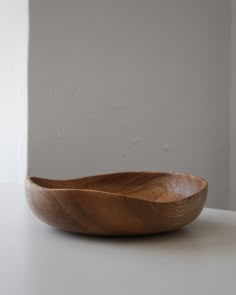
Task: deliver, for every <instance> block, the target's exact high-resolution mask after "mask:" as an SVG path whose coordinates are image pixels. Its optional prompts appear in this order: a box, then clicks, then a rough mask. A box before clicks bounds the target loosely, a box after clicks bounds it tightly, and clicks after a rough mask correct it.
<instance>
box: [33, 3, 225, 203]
mask: <svg viewBox="0 0 236 295" xmlns="http://www.w3.org/2000/svg"><path fill="white" fill-rule="evenodd" d="M30 25H31V30H30V56H29V170H28V173H29V174H30V175H37V176H44V177H51V178H72V177H80V176H85V175H91V174H96V173H104V172H112V171H125V170H172V171H173V170H176V171H185V172H190V173H193V174H197V175H201V176H203V177H205V178H206V179H207V180H208V181H209V201H208V205H209V206H211V207H220V208H225V207H227V206H228V185H227V181H228V177H229V175H228V149H229V145H228V136H229V132H228V81H229V1H222V0H194V1H189V0H178V1H176V0H169V1H166V0H159V1H152V0H145V1H143V0H142V1H140V0H120V1H117V0H80V1H74V0H68V1H64V0H41V1H37V0H31V5H30Z"/></svg>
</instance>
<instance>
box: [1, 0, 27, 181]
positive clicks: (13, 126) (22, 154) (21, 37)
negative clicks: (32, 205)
mask: <svg viewBox="0 0 236 295" xmlns="http://www.w3.org/2000/svg"><path fill="white" fill-rule="evenodd" d="M0 40H1V45H0V134H1V144H0V182H21V183H22V182H23V181H24V178H25V174H26V155H27V153H26V149H27V144H26V141H27V139H26V131H27V49H28V1H27V0H0Z"/></svg>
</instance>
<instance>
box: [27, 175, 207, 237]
mask: <svg viewBox="0 0 236 295" xmlns="http://www.w3.org/2000/svg"><path fill="white" fill-rule="evenodd" d="M25 189H26V195H27V200H28V203H29V205H30V207H31V209H32V210H33V212H34V213H35V215H36V216H38V217H39V218H40V219H41V220H42V221H44V222H45V223H47V224H49V225H52V226H55V227H57V228H60V229H63V230H66V231H71V232H77V233H83V234H94V235H139V234H150V233H160V232H164V231H171V230H174V229H177V228H180V227H182V226H184V225H186V224H188V223H190V222H192V221H193V220H194V219H195V218H197V217H198V216H199V214H200V213H201V211H202V209H203V207H204V204H205V201H206V197H207V189H208V185H207V182H206V181H205V180H204V179H202V178H200V177H195V176H192V175H189V174H182V173H160V172H124V173H112V174H106V175H97V176H90V177H84V178H80V179H73V180H49V179H43V178H37V177H28V178H27V179H26V183H25Z"/></svg>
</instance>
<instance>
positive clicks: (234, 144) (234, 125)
mask: <svg viewBox="0 0 236 295" xmlns="http://www.w3.org/2000/svg"><path fill="white" fill-rule="evenodd" d="M231 20H232V22H231V63H230V65H231V77H230V78H231V79H230V81H231V83H230V208H231V209H234V210H236V185H235V181H236V117H235V110H236V0H232V8H231Z"/></svg>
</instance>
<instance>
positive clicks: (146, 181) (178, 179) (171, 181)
mask: <svg viewBox="0 0 236 295" xmlns="http://www.w3.org/2000/svg"><path fill="white" fill-rule="evenodd" d="M31 181H33V182H34V183H36V184H37V185H39V186H41V187H44V188H47V189H82V190H93V191H100V192H105V193H110V194H111V196H112V195H125V196H129V197H132V198H136V199H144V200H149V201H158V202H170V201H175V200H178V199H183V198H187V197H189V196H192V195H194V194H196V193H198V192H200V191H201V190H202V189H204V188H205V187H206V186H207V182H206V181H205V180H204V179H202V178H199V177H195V176H192V175H188V174H181V173H155V172H125V173H113V174H106V175H97V176H90V177H84V178H80V179H72V180H49V179H43V178H37V177H32V178H31Z"/></svg>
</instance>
